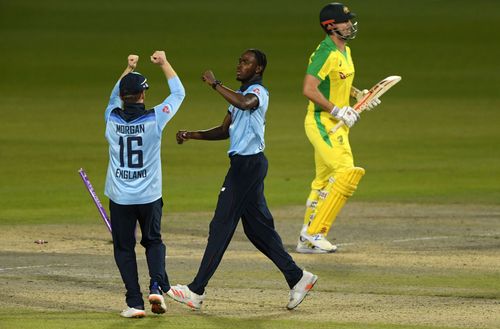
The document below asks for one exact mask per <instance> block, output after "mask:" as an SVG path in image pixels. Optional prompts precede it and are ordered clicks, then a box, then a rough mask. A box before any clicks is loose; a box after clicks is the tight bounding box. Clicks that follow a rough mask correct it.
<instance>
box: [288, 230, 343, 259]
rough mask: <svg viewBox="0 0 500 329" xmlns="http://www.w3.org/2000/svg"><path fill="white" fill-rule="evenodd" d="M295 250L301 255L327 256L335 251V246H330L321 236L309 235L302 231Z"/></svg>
mask: <svg viewBox="0 0 500 329" xmlns="http://www.w3.org/2000/svg"><path fill="white" fill-rule="evenodd" d="M296 250H297V252H300V253H303V254H327V253H332V252H335V251H337V246H336V245H333V244H331V243H330V241H328V240H327V239H326V238H325V236H324V235H323V234H320V233H318V234H314V235H309V234H307V232H305V231H302V232H300V236H299V241H298V243H297V248H296Z"/></svg>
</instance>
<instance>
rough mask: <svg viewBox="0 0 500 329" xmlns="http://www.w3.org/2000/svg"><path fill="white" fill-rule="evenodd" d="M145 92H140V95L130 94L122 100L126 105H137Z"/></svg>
mask: <svg viewBox="0 0 500 329" xmlns="http://www.w3.org/2000/svg"><path fill="white" fill-rule="evenodd" d="M142 93H143V92H140V93H138V94H132V95H130V94H128V95H121V96H120V97H121V99H122V101H123V102H124V103H126V104H135V103H137V102H139V99H141V95H142Z"/></svg>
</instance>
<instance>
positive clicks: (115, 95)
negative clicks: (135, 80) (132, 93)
mask: <svg viewBox="0 0 500 329" xmlns="http://www.w3.org/2000/svg"><path fill="white" fill-rule="evenodd" d="M138 61H139V56H137V55H134V54H130V55H128V57H127V67H126V68H125V70H124V71H123V73H122V74H121V75H120V78H119V79H118V81H117V82H116V83H115V86H114V87H113V90H112V91H111V95H110V96H109V102H108V105H107V106H106V111H105V112H104V119H105V120H107V118H108V115H109V113H111V111H112V110H113V109H115V108H117V107H120V106H121V105H122V101H121V99H120V95H119V85H120V80H121V79H122V78H123V77H124V76H125V75H127V74H129V73H130V72H133V71H134V70H135V68H136V67H137V62H138Z"/></svg>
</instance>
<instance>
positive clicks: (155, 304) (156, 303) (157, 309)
mask: <svg viewBox="0 0 500 329" xmlns="http://www.w3.org/2000/svg"><path fill="white" fill-rule="evenodd" d="M148 300H149V304H151V312H153V313H155V314H163V313H165V312H166V311H167V304H165V299H164V298H163V294H162V292H161V289H160V288H159V286H158V283H157V282H154V283H153V286H152V287H151V289H150V293H149V296H148Z"/></svg>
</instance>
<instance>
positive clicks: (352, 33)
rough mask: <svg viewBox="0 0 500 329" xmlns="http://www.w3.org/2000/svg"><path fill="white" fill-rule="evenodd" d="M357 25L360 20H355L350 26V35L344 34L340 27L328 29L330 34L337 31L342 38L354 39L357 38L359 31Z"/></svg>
mask: <svg viewBox="0 0 500 329" xmlns="http://www.w3.org/2000/svg"><path fill="white" fill-rule="evenodd" d="M357 25H358V22H354V23H353V24H352V25H351V27H350V28H349V35H343V34H342V33H340V31H339V29H333V30H328V31H327V33H328V34H329V35H332V34H333V33H335V34H336V35H337V36H338V37H339V38H341V39H342V40H352V39H354V38H356V33H357V32H358V28H357Z"/></svg>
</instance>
